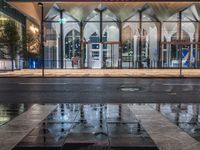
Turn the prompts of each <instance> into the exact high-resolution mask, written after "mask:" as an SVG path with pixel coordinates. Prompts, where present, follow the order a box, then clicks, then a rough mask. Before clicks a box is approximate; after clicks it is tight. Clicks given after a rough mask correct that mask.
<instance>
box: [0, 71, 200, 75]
mask: <svg viewBox="0 0 200 150" xmlns="http://www.w3.org/2000/svg"><path fill="white" fill-rule="evenodd" d="M182 72H183V75H184V77H200V69H183V71H182ZM44 73H45V77H179V75H180V70H179V69H45V71H44ZM41 76H42V70H41V69H23V70H16V71H14V72H12V71H8V72H1V73H0V77H41Z"/></svg>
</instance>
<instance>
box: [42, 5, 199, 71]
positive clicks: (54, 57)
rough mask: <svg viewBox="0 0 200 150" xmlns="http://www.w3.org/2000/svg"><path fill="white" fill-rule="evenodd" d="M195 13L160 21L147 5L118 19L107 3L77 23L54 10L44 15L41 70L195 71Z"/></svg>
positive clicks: (190, 11)
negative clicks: (139, 69)
mask: <svg viewBox="0 0 200 150" xmlns="http://www.w3.org/2000/svg"><path fill="white" fill-rule="evenodd" d="M54 7H55V5H54ZM195 9H197V8H195ZM53 11H54V13H52V12H53ZM194 13H195V11H194V6H193V5H192V6H188V8H186V9H184V10H180V11H177V12H174V13H173V14H170V15H168V17H165V19H163V20H162V21H161V20H160V19H158V18H159V17H156V14H155V12H154V14H153V13H152V9H151V8H150V7H147V8H146V9H144V10H137V11H135V13H133V14H129V15H128V16H127V17H126V18H127V19H124V20H123V21H122V20H121V19H120V18H119V17H118V16H117V15H115V14H114V13H113V12H112V11H111V10H110V9H109V8H108V7H106V3H105V5H98V6H97V7H96V8H94V10H93V11H91V13H90V14H88V15H87V16H86V17H85V18H84V19H82V20H81V21H80V20H78V19H76V18H75V17H73V14H72V15H71V14H70V13H68V12H67V11H63V10H62V11H58V10H57V11H55V9H54V8H53V7H52V9H50V10H49V13H48V14H47V16H45V31H46V32H45V35H44V37H45V62H46V64H45V67H46V68H130V69H131V68H179V67H180V66H182V67H184V68H199V50H200V49H199V47H200V46H199V45H200V43H199V34H200V31H199V26H200V25H199V19H198V18H195V17H194V16H195V15H194ZM51 14H53V15H51ZM62 64H63V65H62Z"/></svg>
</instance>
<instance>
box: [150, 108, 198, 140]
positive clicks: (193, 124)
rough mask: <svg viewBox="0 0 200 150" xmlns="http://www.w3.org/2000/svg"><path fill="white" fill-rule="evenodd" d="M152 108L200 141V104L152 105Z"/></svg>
mask: <svg viewBox="0 0 200 150" xmlns="http://www.w3.org/2000/svg"><path fill="white" fill-rule="evenodd" d="M150 106H152V107H153V108H154V109H156V110H157V111H159V112H160V113H161V114H163V116H165V117H166V118H167V119H169V120H170V121H171V122H173V123H174V124H176V125H177V126H178V127H180V128H181V129H183V130H184V131H185V132H187V133H188V134H190V135H191V136H192V137H194V138H195V139H196V140H198V141H200V114H199V113H200V104H151V105H150Z"/></svg>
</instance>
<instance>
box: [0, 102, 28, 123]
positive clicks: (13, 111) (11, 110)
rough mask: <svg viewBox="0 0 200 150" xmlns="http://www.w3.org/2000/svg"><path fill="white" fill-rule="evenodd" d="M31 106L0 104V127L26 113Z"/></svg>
mask: <svg viewBox="0 0 200 150" xmlns="http://www.w3.org/2000/svg"><path fill="white" fill-rule="evenodd" d="M30 107H31V104H0V126H2V125H3V124H5V123H7V122H8V121H10V120H12V119H13V118H15V117H16V116H18V115H20V114H21V113H23V112H25V111H27V110H28V109H29V108H30Z"/></svg>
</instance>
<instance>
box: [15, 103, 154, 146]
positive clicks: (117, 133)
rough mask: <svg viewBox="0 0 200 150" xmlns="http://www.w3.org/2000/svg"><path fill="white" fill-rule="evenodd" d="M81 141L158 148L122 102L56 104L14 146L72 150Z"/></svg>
mask: <svg viewBox="0 0 200 150" xmlns="http://www.w3.org/2000/svg"><path fill="white" fill-rule="evenodd" d="M84 144H89V145H90V146H92V147H94V146H100V147H101V148H102V147H107V148H108V147H127V148H131V147H137V146H139V147H150V148H152V150H157V148H156V145H155V144H154V142H153V141H152V139H151V138H150V137H149V135H148V134H147V132H146V131H145V130H144V128H143V127H142V125H141V124H140V122H139V121H138V120H137V119H136V118H135V117H134V116H133V115H132V112H131V111H130V110H129V108H128V107H127V106H126V105H121V104H119V105H118V104H116V105H115V104H105V105H104V104H91V105H89V104H85V105H83V104H59V107H58V108H57V109H56V110H55V111H54V112H53V113H51V114H50V115H49V116H48V117H47V119H46V120H44V122H42V123H41V124H40V125H39V126H38V127H36V128H35V129H34V130H33V131H32V132H31V133H30V134H29V135H28V136H26V137H25V138H24V139H23V140H22V141H21V142H20V143H19V145H18V146H17V148H19V149H20V148H21V147H29V146H33V147H38V146H47V145H48V146H49V147H56V146H57V147H59V148H60V147H63V149H72V148H74V146H75V147H76V146H77V147H79V146H80V145H82V146H83V145H84ZM87 146H88V145H87ZM17 148H16V149H17ZM75 149H76V148H75Z"/></svg>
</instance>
